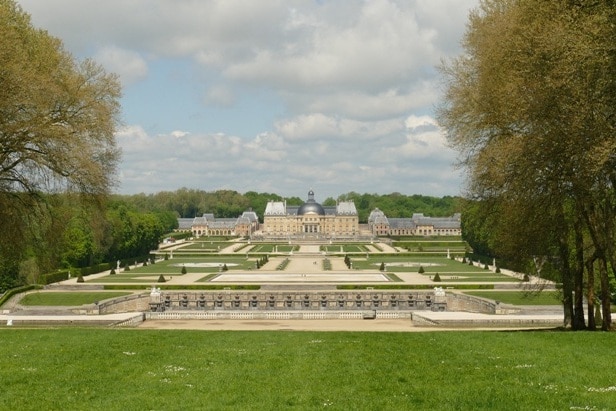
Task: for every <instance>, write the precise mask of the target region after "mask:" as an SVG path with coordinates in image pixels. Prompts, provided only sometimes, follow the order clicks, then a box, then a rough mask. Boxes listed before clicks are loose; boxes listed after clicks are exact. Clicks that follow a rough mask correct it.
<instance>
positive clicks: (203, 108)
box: [17, 0, 479, 201]
mask: <svg viewBox="0 0 616 411" xmlns="http://www.w3.org/2000/svg"><path fill="white" fill-rule="evenodd" d="M17 2H18V4H20V6H21V7H22V8H23V10H24V11H25V12H27V13H28V14H30V15H31V17H32V23H33V25H34V26H35V27H38V28H41V29H44V30H47V31H48V32H49V33H50V34H51V35H53V36H55V37H58V38H60V39H61V40H62V42H63V43H64V47H65V48H66V50H68V51H69V52H71V53H72V54H73V56H74V57H75V58H76V59H78V60H81V59H85V58H92V59H94V60H96V61H97V62H98V63H100V64H101V65H102V66H103V67H104V68H105V69H106V71H108V72H113V73H117V74H118V75H119V77H120V80H121V82H122V86H123V96H122V99H121V104H122V118H121V121H122V124H121V127H120V128H119V129H118V131H117V133H116V138H117V142H118V145H119V147H120V148H121V150H122V160H121V163H120V166H119V170H118V176H117V177H118V186H117V187H116V189H115V191H116V192H117V193H121V194H137V193H156V192H160V191H175V190H177V189H179V188H182V187H186V188H190V189H198V190H205V191H215V190H220V189H229V190H235V191H238V192H240V193H245V192H247V191H256V192H260V193H263V192H268V193H275V194H279V195H282V196H285V197H291V196H297V197H300V198H305V197H306V193H307V192H308V190H309V189H313V190H314V192H315V199H316V200H317V201H319V200H321V201H322V200H323V199H325V198H327V197H333V198H337V197H338V195H341V194H344V193H349V192H351V191H353V192H356V193H370V194H389V193H393V192H398V193H402V194H406V195H412V194H422V195H431V196H439V197H440V196H445V195H460V194H461V193H462V192H463V176H462V171H461V170H460V169H459V168H457V167H456V166H455V163H456V153H455V152H454V151H453V150H451V149H450V148H448V146H447V142H446V139H445V133H444V131H443V130H442V129H441V128H439V126H438V124H437V122H436V120H435V117H434V116H435V107H436V106H437V104H439V101H440V98H441V94H442V91H443V86H442V79H441V77H440V75H439V73H438V70H437V67H438V65H439V64H441V62H443V61H447V60H448V59H450V58H452V57H455V56H456V55H459V54H460V53H461V52H462V50H461V46H460V41H461V38H462V35H463V34H464V30H465V28H466V23H467V18H468V14H469V11H470V10H471V9H472V8H474V7H476V6H477V5H478V2H479V0H344V1H342V0H259V1H254V0H252V1H246V0H173V1H171V0H168V1H163V0H130V1H128V0H105V1H100V0H44V1H42V0H17Z"/></svg>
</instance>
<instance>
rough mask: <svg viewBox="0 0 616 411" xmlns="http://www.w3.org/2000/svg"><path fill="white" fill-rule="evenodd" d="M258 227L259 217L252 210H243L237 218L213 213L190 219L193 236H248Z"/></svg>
mask: <svg viewBox="0 0 616 411" xmlns="http://www.w3.org/2000/svg"><path fill="white" fill-rule="evenodd" d="M258 229H259V218H258V217H257V213H255V212H254V211H244V213H242V215H241V216H239V217H238V218H216V217H215V216H214V214H203V216H201V217H195V219H194V220H193V221H192V225H191V231H192V233H193V236H194V237H201V236H210V235H223V236H244V237H249V236H251V235H252V234H253V233H254V232H255V231H257V230H258Z"/></svg>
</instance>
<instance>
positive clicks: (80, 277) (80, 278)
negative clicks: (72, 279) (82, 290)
mask: <svg viewBox="0 0 616 411" xmlns="http://www.w3.org/2000/svg"><path fill="white" fill-rule="evenodd" d="M77 282H78V283H83V282H84V279H83V275H81V274H79V277H77Z"/></svg>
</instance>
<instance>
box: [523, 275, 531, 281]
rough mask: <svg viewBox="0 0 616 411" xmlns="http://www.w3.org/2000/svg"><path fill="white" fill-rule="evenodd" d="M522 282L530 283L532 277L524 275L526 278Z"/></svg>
mask: <svg viewBox="0 0 616 411" xmlns="http://www.w3.org/2000/svg"><path fill="white" fill-rule="evenodd" d="M522 281H524V282H529V281H530V277H529V276H528V274H524V278H523V279H522Z"/></svg>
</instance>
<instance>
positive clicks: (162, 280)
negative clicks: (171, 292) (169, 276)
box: [157, 274, 167, 283]
mask: <svg viewBox="0 0 616 411" xmlns="http://www.w3.org/2000/svg"><path fill="white" fill-rule="evenodd" d="M157 282H159V283H166V282H167V280H165V276H164V275H162V274H161V275H159V276H158V281H157Z"/></svg>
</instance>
